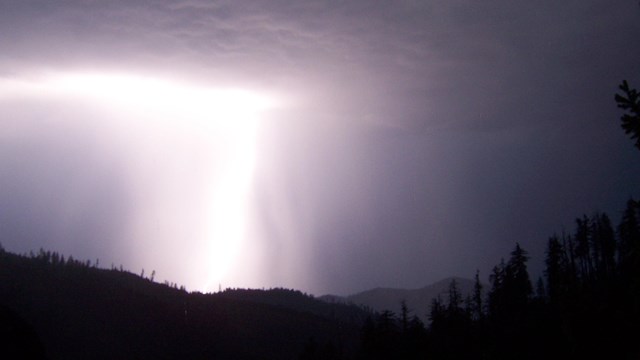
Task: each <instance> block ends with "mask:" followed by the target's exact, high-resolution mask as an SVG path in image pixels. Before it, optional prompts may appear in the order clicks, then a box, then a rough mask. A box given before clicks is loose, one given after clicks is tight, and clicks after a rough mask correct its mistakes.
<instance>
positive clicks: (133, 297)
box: [0, 250, 364, 359]
mask: <svg viewBox="0 0 640 360" xmlns="http://www.w3.org/2000/svg"><path fill="white" fill-rule="evenodd" d="M346 314H350V315H349V316H347V315H346ZM0 315H1V316H0V320H1V321H2V324H1V325H2V329H3V331H4V332H6V333H11V334H13V335H14V337H19V339H15V338H13V339H12V338H8V337H6V336H4V337H3V340H2V342H3V343H2V344H1V345H2V346H1V347H0V354H4V355H2V356H0V357H2V358H7V357H12V356H17V357H18V358H27V357H29V358H34V357H33V356H32V355H33V354H32V353H33V352H34V351H35V352H36V355H37V354H40V355H43V354H44V355H45V356H46V358H49V359H114V358H120V359H131V358H156V359H163V358H166V359H202V358H215V359H257V358H260V359H296V358H298V355H299V354H300V353H301V352H302V351H303V350H304V349H305V346H307V344H308V343H309V342H313V343H317V344H322V345H323V346H327V347H331V348H332V349H334V351H335V352H336V353H341V354H345V355H347V354H350V353H353V352H354V351H355V347H356V345H357V341H358V331H359V328H360V324H359V323H358V321H360V319H362V318H363V317H364V312H363V311H362V310H361V309H358V308H356V307H353V306H347V305H340V304H327V303H324V302H322V301H319V300H316V299H314V298H313V297H310V296H308V295H304V294H302V293H301V292H298V291H293V290H286V289H274V290H227V291H225V292H222V293H218V294H201V293H188V292H186V291H184V290H181V289H177V288H175V287H170V286H167V285H163V284H158V283H154V282H152V281H151V280H149V279H145V278H142V277H140V276H138V275H134V274H132V273H130V272H126V271H121V270H115V269H112V270H107V269H99V268H95V267H91V266H89V264H88V263H81V262H78V261H76V260H72V259H70V260H66V261H65V260H64V257H60V256H58V255H57V254H55V253H54V254H51V253H49V252H44V251H41V252H40V253H39V254H38V255H35V256H32V257H28V256H22V255H16V254H12V253H9V252H6V251H4V250H2V252H1V254H0ZM345 319H346V320H345ZM16 329H18V330H20V331H19V332H16V331H15V330H16ZM18 340H19V341H18ZM34 349H35V350H34ZM38 349H40V350H38ZM38 351H39V352H38ZM7 355H9V356H7ZM5 356H6V357H5Z"/></svg>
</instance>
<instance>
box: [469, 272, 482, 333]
mask: <svg viewBox="0 0 640 360" xmlns="http://www.w3.org/2000/svg"><path fill="white" fill-rule="evenodd" d="M470 312H471V319H473V320H475V321H479V320H482V318H483V317H484V313H483V309H482V284H481V283H480V270H476V276H475V282H474V284H473V295H472V296H471V303H470Z"/></svg>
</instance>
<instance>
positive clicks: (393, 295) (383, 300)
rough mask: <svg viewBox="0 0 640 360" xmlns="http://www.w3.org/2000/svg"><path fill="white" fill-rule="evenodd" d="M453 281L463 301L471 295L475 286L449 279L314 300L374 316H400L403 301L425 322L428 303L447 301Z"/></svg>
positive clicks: (458, 279)
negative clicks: (352, 307)
mask: <svg viewBox="0 0 640 360" xmlns="http://www.w3.org/2000/svg"><path fill="white" fill-rule="evenodd" d="M454 280H455V281H456V285H457V287H458V291H460V294H462V297H463V298H465V297H466V296H467V295H469V294H471V292H472V291H473V286H474V284H475V282H474V281H473V280H471V279H467V278H463V277H458V276H452V277H448V278H444V279H442V280H438V281H436V282H434V283H431V284H428V285H425V286H423V287H420V288H415V289H404V288H392V287H375V288H372V289H369V290H364V291H361V292H358V293H355V294H351V295H347V296H340V295H333V294H326V295H323V296H320V297H318V299H321V300H323V301H326V302H330V303H336V302H337V303H346V304H353V305H357V306H361V307H365V308H367V309H371V310H373V311H377V312H380V311H385V310H390V311H393V312H394V313H396V314H399V313H400V311H401V302H402V301H405V302H406V304H407V307H408V308H409V310H410V312H412V314H414V315H417V316H418V317H419V318H420V319H421V320H422V321H424V322H427V321H428V314H429V311H430V308H431V302H432V301H433V299H436V298H438V297H441V298H442V300H444V301H446V300H447V299H448V293H449V286H450V284H451V282H452V281H454Z"/></svg>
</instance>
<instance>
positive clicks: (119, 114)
mask: <svg viewBox="0 0 640 360" xmlns="http://www.w3.org/2000/svg"><path fill="white" fill-rule="evenodd" d="M25 97H28V98H38V99H40V98H43V99H53V100H73V101H79V102H83V103H88V104H90V105H94V106H98V107H100V108H101V109H102V110H104V111H107V112H108V113H110V114H112V115H114V116H112V117H109V119H110V121H111V122H116V121H125V123H123V124H122V125H124V128H125V129H127V130H131V131H133V132H138V133H141V132H149V131H150V130H153V131H154V132H158V131H160V132H161V133H164V134H165V135H166V134H167V133H175V134H178V135H175V136H180V134H189V136H191V137H193V136H195V137H197V138H198V139H200V140H204V141H205V142H210V143H215V144H212V146H211V147H209V148H208V151H217V152H218V154H215V155H213V156H212V157H213V158H215V161H216V164H215V165H214V166H213V168H215V174H214V176H210V177H211V178H212V179H213V183H212V184H211V185H210V187H211V188H210V189H209V190H208V193H206V194H202V196H203V197H207V198H208V200H206V202H207V204H208V205H206V207H207V208H208V209H205V210H204V211H205V212H206V217H207V219H208V220H207V221H206V223H207V224H206V225H205V227H206V229H205V230H204V231H202V232H196V233H197V234H198V236H201V237H205V239H198V240H197V241H198V244H200V247H199V250H200V251H204V252H205V253H206V255H205V256H203V257H201V258H199V259H198V260H196V261H204V262H205V263H206V264H204V265H203V266H201V267H199V269H200V270H202V269H204V271H196V272H197V274H193V275H192V276H190V277H191V279H190V283H191V284H196V286H197V287H198V288H199V289H200V290H204V291H208V290H212V289H214V288H217V285H218V283H219V282H222V281H223V280H224V279H225V276H227V275H228V274H227V273H228V271H229V270H230V268H231V267H232V266H233V264H234V261H235V260H236V258H237V256H238V254H239V253H240V252H241V251H242V247H243V244H244V243H245V239H244V237H245V231H246V227H247V226H248V223H247V218H248V211H249V205H248V191H249V189H250V185H251V181H252V175H253V169H254V164H255V155H256V154H255V153H256V136H257V130H258V123H259V117H260V114H261V112H263V111H265V110H267V109H269V108H271V107H274V106H275V105H276V101H275V100H274V98H273V97H268V96H265V95H263V94H258V93H256V92H251V91H246V90H239V89H215V88H207V87H202V86H194V85H191V84H187V83H181V82H176V81H170V80H166V79H160V78H154V77H145V76H138V75H132V74H123V73H54V74H48V75H46V76H43V77H42V78H39V79H30V80H23V79H5V80H2V79H0V100H2V99H4V100H11V99H21V98H25ZM166 138H167V137H161V139H166ZM189 139H191V138H189ZM188 141H190V140H188ZM156 146H157V145H156ZM176 171H179V170H176ZM138 234H140V235H139V236H144V235H143V234H144V231H140V232H138ZM174 241H180V240H179V239H174ZM202 245H204V246H202ZM183 246H189V245H188V244H183ZM202 247H204V249H202ZM203 272H206V274H204V273H203ZM197 284H199V285H197Z"/></svg>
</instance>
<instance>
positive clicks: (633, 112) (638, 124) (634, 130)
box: [615, 80, 640, 149]
mask: <svg viewBox="0 0 640 360" xmlns="http://www.w3.org/2000/svg"><path fill="white" fill-rule="evenodd" d="M619 89H620V90H622V92H623V95H620V94H616V95H615V100H616V102H617V103H618V107H619V108H620V109H623V110H625V111H626V112H627V113H625V114H623V115H622V117H621V118H620V119H621V120H622V124H621V126H622V129H624V132H625V133H626V134H627V135H630V136H631V139H636V142H635V146H636V147H637V148H638V149H640V94H639V93H638V91H637V90H636V89H632V88H630V87H629V83H628V82H627V81H626V80H624V81H623V82H622V84H621V85H620V86H619Z"/></svg>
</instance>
